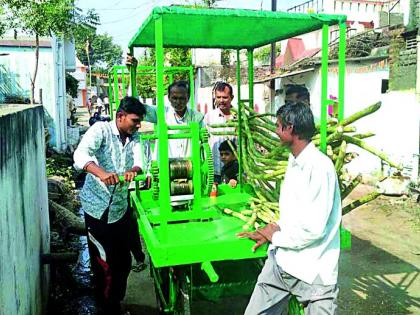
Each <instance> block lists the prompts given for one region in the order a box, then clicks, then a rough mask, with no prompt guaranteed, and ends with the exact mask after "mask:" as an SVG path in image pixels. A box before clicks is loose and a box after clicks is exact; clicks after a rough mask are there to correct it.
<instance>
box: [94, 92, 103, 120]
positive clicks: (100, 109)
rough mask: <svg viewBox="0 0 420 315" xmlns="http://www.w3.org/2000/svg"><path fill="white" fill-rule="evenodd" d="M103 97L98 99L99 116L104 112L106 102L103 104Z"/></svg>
mask: <svg viewBox="0 0 420 315" xmlns="http://www.w3.org/2000/svg"><path fill="white" fill-rule="evenodd" d="M102 99H103V95H102V94H101V95H99V96H98V98H97V99H96V111H97V112H98V113H99V115H101V114H102V110H103V109H104V102H103V100H102Z"/></svg>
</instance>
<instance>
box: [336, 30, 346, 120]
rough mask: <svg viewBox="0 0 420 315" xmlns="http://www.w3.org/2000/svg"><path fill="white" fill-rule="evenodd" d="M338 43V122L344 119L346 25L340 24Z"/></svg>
mask: <svg viewBox="0 0 420 315" xmlns="http://www.w3.org/2000/svg"><path fill="white" fill-rule="evenodd" d="M339 36H340V38H339V43H338V120H339V121H341V120H343V118H344V97H345V90H344V77H345V75H346V23H340V35H339Z"/></svg>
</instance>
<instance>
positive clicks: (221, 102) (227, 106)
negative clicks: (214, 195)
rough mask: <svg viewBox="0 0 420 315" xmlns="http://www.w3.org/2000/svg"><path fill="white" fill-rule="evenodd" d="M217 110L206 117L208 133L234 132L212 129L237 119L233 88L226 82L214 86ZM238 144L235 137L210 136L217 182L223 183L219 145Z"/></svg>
mask: <svg viewBox="0 0 420 315" xmlns="http://www.w3.org/2000/svg"><path fill="white" fill-rule="evenodd" d="M213 90H214V99H215V108H214V109H213V110H211V111H209V112H208V113H207V114H206V116H205V117H204V122H205V124H206V126H207V129H208V131H209V132H210V133H211V132H212V131H220V132H234V131H235V128H234V127H226V128H217V129H216V128H212V127H211V125H212V124H225V123H227V122H229V121H230V120H233V119H236V116H235V115H234V114H233V113H232V111H231V108H232V100H233V89H232V86H231V85H230V84H228V83H226V82H217V83H216V84H215V86H214V89H213ZM228 139H229V140H231V141H232V142H236V137H235V136H213V135H211V134H210V137H209V145H210V148H211V151H212V156H213V165H214V179H215V181H216V182H221V172H222V162H221V160H220V155H219V154H218V149H219V145H220V144H221V143H222V142H223V141H225V140H228Z"/></svg>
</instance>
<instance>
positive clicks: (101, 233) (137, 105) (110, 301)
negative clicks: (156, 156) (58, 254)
mask: <svg viewBox="0 0 420 315" xmlns="http://www.w3.org/2000/svg"><path fill="white" fill-rule="evenodd" d="M145 114H146V109H145V107H144V105H143V104H142V103H141V102H140V101H139V100H138V99H136V98H133V97H128V96H127V97H124V98H123V99H122V100H121V104H120V107H119V108H118V112H117V114H116V119H115V120H114V121H111V122H102V121H99V122H96V123H95V124H93V125H92V127H90V128H89V129H88V130H87V132H86V133H85V135H84V136H83V138H82V140H81V141H80V143H79V145H78V147H77V149H76V151H75V152H74V162H75V164H74V165H75V168H76V169H78V170H84V171H85V172H87V173H88V174H87V176H86V180H85V183H84V186H83V189H82V190H81V192H80V200H81V203H82V208H83V211H84V216H85V223H86V229H87V236H88V246H89V255H90V263H91V269H92V272H93V281H94V287H95V293H96V298H97V301H98V304H99V306H100V307H101V308H102V310H103V313H104V314H109V315H119V314H122V313H121V301H122V300H123V298H124V295H125V291H126V287H127V278H128V274H129V272H130V268H131V254H130V237H131V235H130V231H131V229H130V214H131V212H130V211H129V209H128V203H127V196H128V184H125V183H129V182H131V181H132V180H133V179H134V177H135V176H136V175H137V174H138V173H141V172H142V169H143V168H144V158H143V156H142V146H141V144H140V142H139V134H138V132H137V130H138V129H139V128H140V126H141V121H142V120H143V117H144V116H145ZM119 175H122V176H124V180H125V183H124V184H120V180H119Z"/></svg>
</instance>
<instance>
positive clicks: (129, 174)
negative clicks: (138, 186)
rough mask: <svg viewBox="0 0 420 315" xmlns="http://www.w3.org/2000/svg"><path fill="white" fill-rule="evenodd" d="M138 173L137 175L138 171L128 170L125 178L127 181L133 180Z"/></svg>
mask: <svg viewBox="0 0 420 315" xmlns="http://www.w3.org/2000/svg"><path fill="white" fill-rule="evenodd" d="M136 175H137V172H135V171H127V172H125V173H124V180H125V181H126V182H131V181H133V179H134V177H136Z"/></svg>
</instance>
